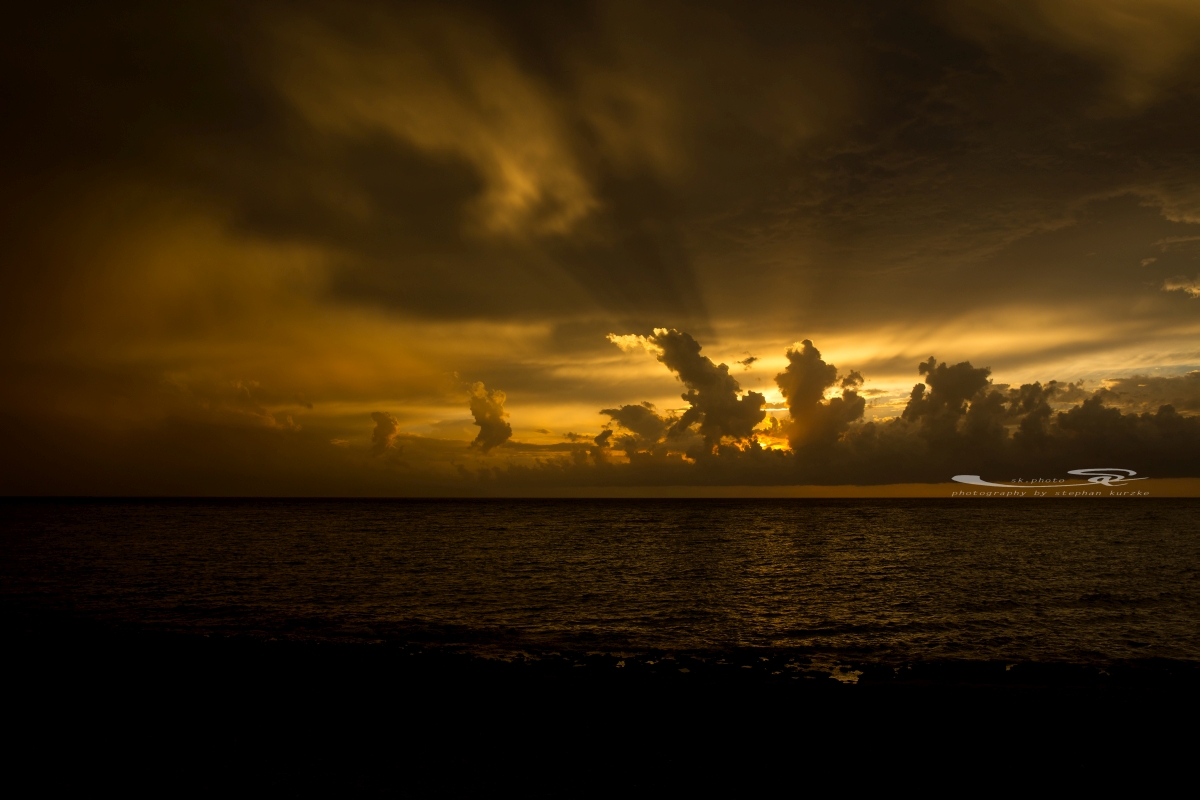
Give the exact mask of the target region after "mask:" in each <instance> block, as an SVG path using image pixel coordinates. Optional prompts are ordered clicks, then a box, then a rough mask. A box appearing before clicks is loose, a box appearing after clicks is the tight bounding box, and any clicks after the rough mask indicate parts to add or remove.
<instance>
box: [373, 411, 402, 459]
mask: <svg viewBox="0 0 1200 800" xmlns="http://www.w3.org/2000/svg"><path fill="white" fill-rule="evenodd" d="M371 419H373V420H375V430H373V431H371V455H373V456H381V455H383V454H384V453H386V452H387V451H388V450H391V449H392V448H393V447H394V446H395V444H396V437H397V436H399V435H400V422H399V420H397V419H396V418H395V417H393V416H392V415H391V414H389V413H387V412H386V411H373V412H371Z"/></svg>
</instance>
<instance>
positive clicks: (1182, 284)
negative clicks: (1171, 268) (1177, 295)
mask: <svg viewBox="0 0 1200 800" xmlns="http://www.w3.org/2000/svg"><path fill="white" fill-rule="evenodd" d="M1162 288H1163V291H1164V292H1183V293H1184V294H1187V295H1190V296H1191V297H1200V275H1197V276H1196V277H1195V278H1188V277H1187V276H1186V275H1176V276H1175V277H1174V278H1167V279H1166V280H1165V281H1163V285H1162Z"/></svg>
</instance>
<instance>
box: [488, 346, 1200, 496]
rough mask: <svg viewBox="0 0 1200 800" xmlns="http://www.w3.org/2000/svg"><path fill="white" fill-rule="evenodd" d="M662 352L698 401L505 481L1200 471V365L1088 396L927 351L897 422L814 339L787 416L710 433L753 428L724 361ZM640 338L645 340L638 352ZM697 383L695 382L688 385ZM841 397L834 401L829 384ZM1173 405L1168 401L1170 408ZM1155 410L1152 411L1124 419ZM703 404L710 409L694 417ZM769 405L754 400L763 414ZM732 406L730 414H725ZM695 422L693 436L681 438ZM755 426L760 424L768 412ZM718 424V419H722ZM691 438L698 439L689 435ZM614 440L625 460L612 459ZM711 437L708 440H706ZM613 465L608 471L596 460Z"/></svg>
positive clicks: (784, 383) (669, 349)
mask: <svg viewBox="0 0 1200 800" xmlns="http://www.w3.org/2000/svg"><path fill="white" fill-rule="evenodd" d="M643 341H644V342H645V343H646V344H647V345H649V347H647V348H645V349H652V350H657V352H658V357H659V360H660V361H661V362H662V363H663V364H664V365H665V366H667V367H668V369H670V370H671V371H672V372H675V373H676V374H677V375H678V376H679V378H680V380H682V381H684V383H685V384H686V385H688V386H689V392H688V393H687V394H685V395H684V398H685V399H688V400H689V402H691V403H692V407H691V408H689V409H688V410H687V411H685V412H684V414H683V416H681V417H679V418H678V419H676V420H674V421H672V420H670V419H669V418H666V417H663V416H661V415H659V414H658V413H657V412H656V411H655V409H654V408H653V406H651V405H650V404H649V403H642V404H630V405H623V406H619V407H616V408H608V409H603V410H602V412H601V413H603V414H605V415H607V416H608V417H609V418H610V419H611V420H612V422H613V423H615V424H616V425H617V426H618V427H619V429H620V430H621V431H627V433H624V434H618V435H611V432H610V431H608V430H606V431H604V432H602V433H601V434H600V435H599V436H597V437H596V438H595V440H594V441H595V445H596V447H594V448H592V451H591V454H590V456H591V457H590V458H589V453H588V452H586V451H585V450H583V449H580V450H579V451H578V452H576V453H575V454H574V457H573V458H572V459H558V460H551V461H545V462H539V463H538V465H537V466H534V467H530V466H511V467H510V468H509V469H508V470H507V471H505V472H503V473H495V477H496V479H497V480H515V481H541V482H554V481H559V482H564V481H565V482H568V483H570V482H575V483H602V484H614V483H615V484H620V483H626V484H643V485H646V484H657V485H667V484H689V483H690V484H695V483H701V484H743V485H749V484H826V485H829V484H880V483H907V482H945V481H947V480H949V478H950V477H951V476H953V475H958V474H980V475H984V474H987V475H993V476H995V477H996V478H1000V479H1007V478H1009V477H1012V476H1018V475H1025V476H1030V477H1056V476H1058V475H1060V474H1062V473H1064V472H1065V471H1066V470H1068V469H1079V468H1081V466H1087V465H1089V464H1107V465H1112V464H1118V465H1122V466H1123V467H1126V468H1129V469H1133V470H1135V471H1137V472H1138V473H1140V474H1148V475H1151V476H1156V477H1197V476H1200V464H1198V462H1197V461H1196V459H1195V456H1194V453H1195V452H1197V449H1198V448H1200V416H1185V415H1183V414H1181V413H1180V409H1182V410H1185V411H1186V410H1192V409H1197V410H1200V371H1196V372H1192V373H1188V374H1187V375H1183V376H1174V377H1165V378H1145V377H1133V378H1128V379H1120V380H1113V381H1107V382H1106V385H1105V386H1103V387H1101V388H1100V389H1098V390H1097V391H1094V392H1088V391H1087V390H1086V389H1085V388H1084V386H1083V383H1082V381H1079V382H1075V383H1062V382H1059V381H1053V380H1052V381H1048V382H1045V383H1041V382H1034V383H1027V384H1022V385H1020V386H1008V385H1003V384H995V383H994V382H993V381H992V380H991V370H990V369H989V368H988V367H976V366H975V365H973V364H972V363H971V362H970V361H961V362H958V363H955V364H948V363H947V362H944V361H943V362H939V361H938V360H937V359H936V358H934V357H932V356H931V357H930V358H929V359H927V360H926V361H924V362H921V363H919V364H916V365H915V369H914V372H915V373H916V374H917V375H918V376H919V377H920V378H921V382H920V383H918V384H916V385H915V386H914V388H913V390H912V392H911V393H910V395H909V398H908V402H907V403H906V405H905V407H904V411H903V413H902V414H901V415H900V416H898V417H894V418H890V419H886V420H882V421H871V422H867V421H864V420H863V407H864V401H863V399H862V398H861V397H859V396H858V393H857V391H856V388H857V387H859V386H861V385H862V383H863V382H864V381H865V377H864V376H863V375H862V374H861V373H860V372H858V371H851V372H849V373H847V374H846V375H845V376H839V374H838V371H837V368H836V366H834V365H833V364H830V363H828V362H826V361H825V360H824V359H823V358H822V357H821V353H820V351H819V350H818V349H817V348H816V347H815V346H814V345H813V343H812V342H811V341H810V340H804V341H802V342H800V343H799V344H797V345H796V346H794V347H792V348H790V349H789V350H788V351H787V358H788V366H787V368H786V369H785V370H784V371H783V372H781V373H779V375H777V376H776V382H777V384H778V385H779V388H780V391H781V392H782V393H783V394H784V396H785V397H786V398H787V401H788V408H789V412H790V413H789V416H788V418H787V419H784V420H779V419H776V418H774V417H771V418H770V419H769V420H767V425H766V426H764V427H760V428H758V429H757V430H754V431H751V432H750V433H749V434H747V435H745V436H742V437H735V436H730V435H722V436H720V437H719V438H712V434H711V433H710V434H709V436H705V435H704V434H703V431H704V422H705V421H706V416H707V415H708V414H714V410H713V409H716V412H715V416H716V417H717V418H718V419H719V420H721V425H722V427H720V428H719V430H722V431H725V430H731V429H733V430H742V429H738V428H736V427H735V426H733V425H731V424H730V423H729V422H728V420H729V419H731V418H732V419H733V420H735V421H738V422H741V421H742V420H743V419H745V417H743V416H739V415H740V414H743V413H744V412H742V411H741V410H740V409H737V410H734V411H729V410H728V409H727V407H726V406H725V405H723V404H722V403H713V402H711V401H708V400H707V397H710V396H715V397H718V398H721V399H722V400H723V401H724V403H728V404H729V405H732V401H730V399H729V398H730V395H731V393H735V392H736V388H735V387H733V386H732V385H731V384H730V383H729V380H732V379H728V375H727V371H725V370H723V369H722V367H721V366H718V365H713V364H712V363H711V362H708V363H705V362H706V361H707V359H704V358H703V357H702V356H700V355H699V353H700V345H699V344H698V343H696V342H695V341H694V340H693V339H692V337H691V336H689V335H687V334H685V333H680V332H677V331H670V330H664V329H658V330H656V331H655V333H654V334H653V335H652V336H648V337H643ZM642 347H643V346H642V345H641V344H637V345H636V348H637V349H641V348H642ZM691 387H696V388H691ZM835 388H837V389H840V394H839V395H838V396H834V397H830V398H826V396H825V395H826V394H827V393H828V392H829V390H831V389H835ZM1160 400H1162V401H1170V402H1161V403H1160V402H1159V401H1160ZM1114 403H1124V404H1125V406H1126V407H1127V408H1145V409H1147V410H1145V411H1144V412H1143V413H1125V412H1124V411H1122V409H1121V408H1117V407H1115V406H1114ZM698 406H700V407H701V408H702V409H703V410H700V411H695V413H693V411H694V410H695V409H697V407H698ZM761 406H762V403H759V402H757V401H752V403H751V407H752V408H754V409H755V410H756V411H758V413H763V412H762V409H761ZM722 412H724V415H723V416H722ZM689 418H690V419H691V421H692V422H691V424H692V425H696V426H698V429H697V430H696V431H695V432H690V431H691V428H689V427H687V425H684V431H685V435H690V436H691V438H692V442H691V443H690V444H686V445H682V444H681V443H680V442H675V443H674V444H673V443H672V438H671V436H672V433H673V432H677V431H679V430H680V426H681V423H684V421H685V420H688V419H689ZM758 421H760V422H761V421H763V419H762V417H759V418H758ZM711 424H715V423H711ZM689 432H690V433H689ZM785 436H786V438H787V439H788V441H789V444H790V449H787V450H781V449H778V448H774V447H769V446H764V443H763V441H760V440H759V439H760V437H769V439H778V438H782V437H785ZM610 442H615V443H616V444H617V446H618V448H620V449H624V450H625V452H626V455H627V460H626V462H624V463H613V462H611V461H609V460H607V456H606V455H605V452H604V451H605V449H606V447H607V445H608V444H609V443H610ZM697 444H701V445H702V446H696V445H697ZM599 467H603V470H604V471H603V472H599V471H597V468H599Z"/></svg>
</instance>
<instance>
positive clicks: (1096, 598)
mask: <svg viewBox="0 0 1200 800" xmlns="http://www.w3.org/2000/svg"><path fill="white" fill-rule="evenodd" d="M1198 511H1200V501H1198V500H1147V501H1142V500H1128V501H1065V502H1051V501H1020V500H1009V501H965V502H959V501H947V500H874V501H869V500H868V501H863V500H854V501H827V500H746V501H733V500H711V501H698V500H642V501H629V500H551V501H542V500H469V501H456V500H428V501H423V500H415V501H414V500H400V501H386V500H377V501H320V500H310V501H291V500H163V501H155V500H151V501H78V500H76V501H49V500H47V501H29V500H8V501H0V514H2V517H0V520H2V521H3V533H2V534H0V580H2V588H0V592H2V600H3V602H4V603H5V605H6V606H8V607H9V609H18V610H23V611H30V610H32V611H35V612H54V613H60V614H69V615H71V616H73V617H78V618H83V619H87V620H93V621H98V622H101V623H104V624H110V625H115V626H125V627H130V626H132V627H134V628H137V629H142V630H155V631H175V632H188V633H198V634H210V635H221V636H249V637H259V638H267V639H272V638H277V639H305V640H318V641H379V640H384V641H406V642H412V641H417V642H427V643H433V644H436V645H440V646H449V647H457V648H461V649H465V650H468V651H471V652H475V653H479V654H497V655H504V654H513V653H518V652H529V653H534V652H539V651H540V652H546V651H552V650H554V649H556V648H560V649H571V650H575V651H606V652H620V651H636V652H645V651H647V650H656V649H661V650H667V651H688V652H714V651H716V652H722V651H729V650H732V649H738V648H764V649H774V650H795V651H797V652H805V653H809V654H810V655H811V654H816V655H822V654H824V655H827V656H829V657H830V658H833V659H835V660H836V659H855V658H858V659H872V660H876V661H882V662H888V661H892V662H912V661H929V660H936V659H1011V660H1014V661H1024V660H1064V661H1071V662H1085V663H1101V662H1106V661H1112V660H1120V659H1130V658H1139V659H1141V658H1147V657H1165V658H1171V659H1189V660H1196V659H1200V578H1198V569H1200V525H1198V524H1197V512H1198Z"/></svg>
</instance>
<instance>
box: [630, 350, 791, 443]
mask: <svg viewBox="0 0 1200 800" xmlns="http://www.w3.org/2000/svg"><path fill="white" fill-rule="evenodd" d="M609 339H610V340H613V341H614V342H615V343H617V344H618V346H621V347H622V349H628V348H629V347H637V346H641V347H642V348H644V349H646V350H647V351H649V352H653V353H655V354H656V356H657V358H658V360H659V361H660V362H662V363H663V365H665V366H666V367H667V369H669V370H671V371H672V372H674V373H675V375H676V377H677V378H679V380H680V381H681V382H682V383H683V385H684V386H686V387H687V391H686V392H684V393H683V394H682V395H681V397H682V398H683V399H684V400H685V401H687V402H688V403H689V404H690V407H689V408H688V409H687V410H686V411H684V412H683V415H682V416H680V417H679V419H678V420H676V421H675V422H674V424H673V425H672V426H671V429H670V431H669V433H670V434H671V435H675V436H678V435H680V434H682V433H684V432H686V431H687V430H689V429H691V428H692V426H697V432H698V433H699V434H700V435H701V436H702V437H704V440H705V441H706V442H708V443H709V444H716V443H718V442H720V441H721V439H722V438H726V437H727V438H730V439H746V438H748V437H749V436H751V435H752V434H753V432H754V428H755V426H757V425H758V424H759V423H760V422H762V421H763V418H764V417H765V416H766V412H765V411H764V410H763V406H764V405H765V404H766V402H767V401H766V398H764V397H763V396H762V395H761V394H760V393H758V392H746V393H745V395H742V396H739V395H740V393H741V386H740V385H739V384H738V382H737V379H736V378H734V377H733V376H731V375H730V374H729V367H728V366H726V365H725V364H714V363H713V362H712V359H710V358H708V357H707V356H703V355H701V354H700V349H701V348H700V344H699V342H697V341H696V340H695V339H693V338H692V336H691V335H690V334H688V333H684V332H681V331H677V330H674V329H668V328H656V329H655V330H654V333H653V334H652V335H651V336H637V337H632V342H630V339H631V337H616V338H614V337H613V336H610V337H609ZM622 342H627V343H629V344H622Z"/></svg>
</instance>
